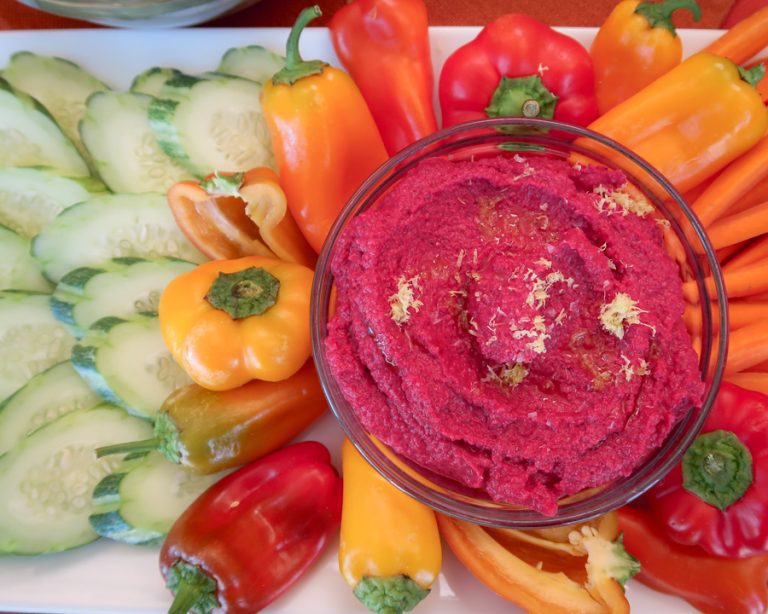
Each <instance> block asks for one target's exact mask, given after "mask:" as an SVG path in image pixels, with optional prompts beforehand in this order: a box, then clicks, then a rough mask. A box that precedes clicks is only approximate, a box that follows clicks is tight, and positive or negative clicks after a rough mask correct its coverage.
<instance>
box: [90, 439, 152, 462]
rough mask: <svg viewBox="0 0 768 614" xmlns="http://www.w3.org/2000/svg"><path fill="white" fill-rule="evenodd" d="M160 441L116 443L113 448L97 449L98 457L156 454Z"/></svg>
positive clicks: (145, 440)
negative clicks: (144, 453) (143, 453)
mask: <svg viewBox="0 0 768 614" xmlns="http://www.w3.org/2000/svg"><path fill="white" fill-rule="evenodd" d="M160 443H161V442H160V440H159V439H158V438H157V437H150V438H149V439H142V440H141V441H129V442H128V443H116V444H114V445H111V446H102V447H101V448H96V457H97V458H101V457H103V456H110V455H112V454H140V453H142V452H154V451H155V450H158V449H159V448H160Z"/></svg>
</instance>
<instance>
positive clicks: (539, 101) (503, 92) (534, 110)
mask: <svg viewBox="0 0 768 614" xmlns="http://www.w3.org/2000/svg"><path fill="white" fill-rule="evenodd" d="M555 104H557V96H555V95H554V94H553V93H552V92H550V91H549V90H548V89H547V87H546V86H545V85H544V84H543V83H542V81H541V77H540V76H539V75H531V76H529V77H516V78H510V77H502V78H501V81H499V85H498V86H497V87H496V90H494V92H493V96H492V97H491V102H490V104H489V105H488V106H487V107H486V108H485V113H486V114H487V115H488V117H544V118H546V119H552V116H553V115H554V113H555Z"/></svg>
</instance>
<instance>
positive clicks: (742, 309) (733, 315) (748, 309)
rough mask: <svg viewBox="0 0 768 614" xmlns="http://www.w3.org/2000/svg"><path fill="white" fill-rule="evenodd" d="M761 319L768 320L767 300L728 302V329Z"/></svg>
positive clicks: (747, 324) (741, 326) (734, 328)
mask: <svg viewBox="0 0 768 614" xmlns="http://www.w3.org/2000/svg"><path fill="white" fill-rule="evenodd" d="M761 320H768V302H766V301H760V302H752V301H729V302H728V326H729V328H730V330H736V329H737V328H743V327H745V326H749V325H750V324H754V323H755V322H759V321H761Z"/></svg>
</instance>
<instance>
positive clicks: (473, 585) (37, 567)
mask: <svg viewBox="0 0 768 614" xmlns="http://www.w3.org/2000/svg"><path fill="white" fill-rule="evenodd" d="M478 31H479V27H478V28H475V27H456V28H432V29H431V43H432V56H433V63H434V69H435V74H439V71H440V69H441V67H442V65H443V63H444V61H445V59H446V58H447V56H448V55H449V54H450V53H451V52H452V51H453V50H454V49H456V48H457V47H458V46H460V45H463V44H464V43H466V42H468V41H469V40H471V39H472V38H473V37H474V36H475V35H476V34H477V32H478ZM561 31H562V32H564V33H565V34H567V35H569V36H572V37H573V38H575V39H576V40H578V41H579V42H580V43H582V44H584V45H585V46H588V45H589V43H590V42H591V40H592V38H593V37H594V35H595V30H594V29H580V28H564V29H562V30H561ZM680 35H681V38H682V40H683V44H684V53H685V54H686V55H688V54H690V53H693V52H695V51H697V50H699V49H701V48H702V47H704V46H705V45H707V44H708V43H709V42H710V41H711V40H713V39H714V38H715V37H716V36H717V32H715V31H711V30H687V31H681V32H680ZM287 36H288V30H287V29H284V28H275V29H247V28H242V29H236V30H223V29H219V30H217V29H207V30H174V31H149V32H140V31H111V30H82V31H51V32H45V33H44V34H43V33H41V32H33V31H16V32H4V33H2V34H0V66H2V65H5V64H6V63H7V62H8V59H9V58H10V57H11V55H13V54H14V53H16V52H18V51H22V50H26V51H32V52H34V53H37V54H45V55H53V56H59V57H63V58H66V59H68V60H71V61H73V62H75V63H77V64H79V65H80V66H82V67H83V68H85V69H86V70H87V71H89V72H91V73H92V74H93V75H95V76H97V77H98V78H99V79H102V80H103V81H104V82H105V83H107V84H108V85H110V86H111V87H113V88H116V89H127V88H128V87H129V86H130V84H131V81H132V79H133V78H134V77H135V76H136V75H138V74H140V73H142V72H143V71H145V70H147V69H148V68H150V67H153V66H172V67H175V68H177V69H180V70H182V71H185V72H188V73H191V74H195V73H201V72H204V71H210V70H215V68H216V65H217V63H218V62H219V59H220V58H221V57H222V54H223V53H224V52H225V51H227V50H228V49H230V48H232V47H238V46H245V45H254V44H257V45H262V46H264V47H266V48H267V49H271V50H274V51H276V52H280V51H281V50H282V49H284V46H285V41H286V38H287ZM302 52H303V53H304V54H305V56H306V57H312V58H319V59H323V60H325V61H328V62H330V63H331V64H333V65H337V66H338V65H339V62H338V59H337V58H336V55H335V53H334V51H333V47H332V45H331V41H330V37H329V35H328V32H327V30H325V29H320V28H309V29H308V30H307V31H306V32H305V33H304V34H303V37H302ZM302 439H314V440H319V441H321V442H323V443H325V444H326V445H327V446H328V447H329V449H330V450H331V451H332V454H333V462H334V464H335V465H336V466H337V467H339V465H340V462H339V461H340V458H339V454H340V449H341V431H340V429H339V428H338V427H337V426H336V424H335V422H334V420H333V417H332V416H331V415H326V416H324V417H323V418H322V419H321V420H320V421H318V422H317V423H316V424H315V425H314V426H313V427H312V428H310V429H309V430H308V431H306V432H305V433H304V434H303V436H302ZM0 496H2V493H0ZM158 552H159V548H158V547H156V546H130V545H127V544H121V543H117V542H111V541H109V540H100V541H97V542H95V543H92V544H89V545H87V546H84V547H81V548H77V549H75V550H72V551H69V552H63V553H55V554H48V555H45V556H4V557H0V611H3V612H49V613H62V614H64V613H70V612H72V613H74V612H77V613H78V614H86V613H96V612H98V613H114V614H116V613H120V612H125V613H127V612H130V613H132V614H154V613H160V612H165V611H167V608H168V606H169V604H170V601H171V596H170V593H169V592H168V591H167V590H166V588H165V587H164V586H163V581H162V579H161V577H160V574H159V573H158ZM336 553H337V547H336V544H331V547H329V548H328V549H327V550H326V552H325V554H324V555H323V556H322V558H321V559H320V561H319V563H318V564H316V565H315V566H314V568H313V569H312V570H311V571H310V573H309V574H307V576H305V577H304V578H303V579H302V580H301V581H300V583H299V584H298V585H297V586H296V587H295V588H293V589H292V590H291V591H289V592H288V593H287V594H285V595H284V596H282V597H281V598H279V599H278V600H277V601H275V602H274V603H273V604H271V605H270V606H269V607H268V608H267V610H266V611H268V612H273V613H278V612H285V613H291V614H323V613H326V612H327V613H334V614H355V613H358V614H362V613H363V612H365V611H366V610H365V608H364V606H363V605H361V604H360V603H359V602H358V601H357V600H356V599H355V597H354V595H353V594H352V592H350V591H349V590H348V587H347V586H346V585H345V582H344V580H343V578H342V576H341V575H340V574H339V571H338V563H337V558H336ZM445 557H446V558H445V562H444V565H443V570H442V572H441V574H440V577H439V579H438V581H437V582H436V583H435V585H434V587H433V590H432V593H431V594H430V595H429V596H428V597H427V598H426V599H425V601H424V602H423V603H422V604H421V605H420V606H419V607H418V611H419V612H422V613H423V614H430V613H432V614H437V613H440V614H453V613H455V614H460V613H466V612H479V611H481V612H483V613H484V614H495V613H499V614H501V613H502V612H504V613H508V612H513V611H519V610H517V609H516V608H515V607H514V606H512V605H510V604H509V603H508V602H507V601H504V600H502V599H501V598H499V597H497V596H496V595H494V594H493V593H492V592H490V591H489V590H488V589H487V588H485V587H484V586H483V585H481V584H480V583H479V582H478V581H477V580H475V579H474V578H473V577H472V576H471V575H470V574H469V573H468V572H467V571H466V570H465V569H464V568H463V566H462V565H461V564H460V563H459V562H458V561H457V560H455V559H454V558H453V557H452V556H451V554H450V552H448V551H447V549H446V552H445ZM627 594H628V597H629V601H630V603H631V605H632V610H633V611H634V612H639V613H641V614H642V613H650V612H656V611H663V612H669V613H679V614H683V613H685V612H693V611H695V610H693V608H691V607H690V606H689V605H687V604H686V603H685V602H683V601H682V600H679V599H676V598H673V597H669V596H666V595H662V594H660V593H656V592H654V591H651V590H650V589H648V588H645V587H644V586H641V585H640V584H638V583H637V582H636V581H635V582H630V583H629V585H628V586H627Z"/></svg>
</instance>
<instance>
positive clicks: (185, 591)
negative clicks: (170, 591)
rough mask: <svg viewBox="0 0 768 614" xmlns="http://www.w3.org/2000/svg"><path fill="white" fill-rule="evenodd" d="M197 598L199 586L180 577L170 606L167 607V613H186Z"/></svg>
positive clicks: (198, 596)
mask: <svg viewBox="0 0 768 614" xmlns="http://www.w3.org/2000/svg"><path fill="white" fill-rule="evenodd" d="M199 598H200V589H199V587H197V586H195V585H194V584H190V583H189V582H187V581H186V580H185V579H184V578H181V579H180V580H179V583H178V584H177V585H176V594H175V595H174V596H173V603H172V604H171V607H170V608H168V614H187V612H189V611H190V610H191V609H192V607H193V606H194V605H195V602H196V601H197V600H198V599H199Z"/></svg>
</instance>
